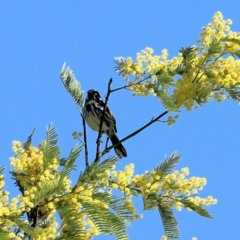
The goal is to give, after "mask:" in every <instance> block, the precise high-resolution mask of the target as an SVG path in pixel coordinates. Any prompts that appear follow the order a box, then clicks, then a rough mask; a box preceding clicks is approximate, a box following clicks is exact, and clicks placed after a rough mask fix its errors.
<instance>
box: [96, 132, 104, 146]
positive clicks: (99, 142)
mask: <svg viewBox="0 0 240 240" xmlns="http://www.w3.org/2000/svg"><path fill="white" fill-rule="evenodd" d="M102 135H103V132H101V135H100V137H99V138H97V140H96V143H97V144H99V145H100V144H101V143H102V141H101V137H102Z"/></svg>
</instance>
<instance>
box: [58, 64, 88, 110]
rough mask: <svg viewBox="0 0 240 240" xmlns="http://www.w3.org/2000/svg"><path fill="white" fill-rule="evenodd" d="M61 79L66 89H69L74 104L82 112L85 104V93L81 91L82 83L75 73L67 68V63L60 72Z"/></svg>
mask: <svg viewBox="0 0 240 240" xmlns="http://www.w3.org/2000/svg"><path fill="white" fill-rule="evenodd" d="M60 78H61V80H62V82H63V85H64V87H65V88H66V89H67V91H68V92H69V94H70V95H71V97H72V98H73V100H74V102H75V103H76V104H77V106H78V108H79V109H80V110H81V109H82V106H83V103H84V97H83V94H84V92H83V91H81V85H80V82H79V81H78V80H77V79H76V77H75V76H74V74H73V71H72V70H71V69H70V68H69V67H66V64H65V63H64V65H63V67H62V70H61V72H60Z"/></svg>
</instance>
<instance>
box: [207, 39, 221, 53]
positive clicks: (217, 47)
mask: <svg viewBox="0 0 240 240" xmlns="http://www.w3.org/2000/svg"><path fill="white" fill-rule="evenodd" d="M221 52H222V44H221V42H219V41H216V40H213V41H212V42H211V43H210V44H209V48H208V53H209V54H210V55H212V54H215V53H221Z"/></svg>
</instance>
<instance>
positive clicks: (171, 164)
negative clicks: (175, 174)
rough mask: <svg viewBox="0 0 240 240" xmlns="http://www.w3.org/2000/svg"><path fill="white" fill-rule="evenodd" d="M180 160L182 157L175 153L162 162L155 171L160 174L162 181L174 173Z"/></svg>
mask: <svg viewBox="0 0 240 240" xmlns="http://www.w3.org/2000/svg"><path fill="white" fill-rule="evenodd" d="M179 160H180V156H179V155H177V152H174V153H172V155H171V156H169V157H167V158H166V159H165V160H164V161H162V162H161V163H160V164H159V165H158V166H157V167H156V168H155V169H154V170H156V171H158V172H159V174H160V177H161V179H162V178H164V177H165V176H166V175H168V174H170V173H171V172H172V171H173V169H174V168H175V167H176V165H177V163H178V162H179Z"/></svg>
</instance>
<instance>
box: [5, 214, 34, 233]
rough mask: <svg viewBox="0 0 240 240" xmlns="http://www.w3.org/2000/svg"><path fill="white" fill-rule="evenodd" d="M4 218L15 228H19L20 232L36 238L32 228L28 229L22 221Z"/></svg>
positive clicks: (15, 218) (11, 217)
mask: <svg viewBox="0 0 240 240" xmlns="http://www.w3.org/2000/svg"><path fill="white" fill-rule="evenodd" d="M6 218H7V219H8V220H9V221H11V222H12V223H14V224H15V227H17V228H20V230H21V231H23V232H25V233H27V234H28V235H29V236H31V237H36V233H34V228H32V227H30V226H29V225H28V224H27V223H26V222H25V221H24V220H21V219H19V218H18V217H13V216H8V217H6Z"/></svg>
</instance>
